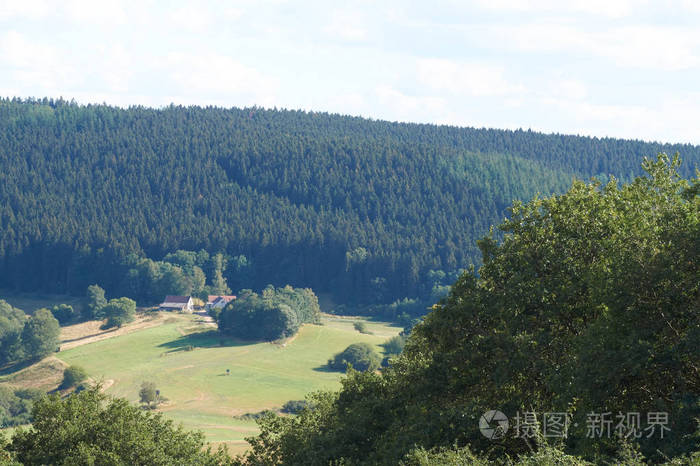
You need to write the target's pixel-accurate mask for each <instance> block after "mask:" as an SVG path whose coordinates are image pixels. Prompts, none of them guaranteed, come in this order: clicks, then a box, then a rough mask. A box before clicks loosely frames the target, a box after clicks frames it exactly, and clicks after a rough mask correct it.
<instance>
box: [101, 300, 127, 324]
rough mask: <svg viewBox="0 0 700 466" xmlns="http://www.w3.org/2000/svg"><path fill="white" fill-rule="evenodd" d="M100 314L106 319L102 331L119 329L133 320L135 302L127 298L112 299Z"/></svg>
mask: <svg viewBox="0 0 700 466" xmlns="http://www.w3.org/2000/svg"><path fill="white" fill-rule="evenodd" d="M100 312H101V313H102V314H103V315H104V317H106V318H107V322H106V323H105V324H104V325H103V326H102V327H101V328H102V329H108V328H112V327H121V326H122V325H124V324H126V323H129V322H131V321H133V320H134V314H135V313H136V302H135V301H134V300H133V299H129V298H119V299H112V300H110V301H109V303H107V305H106V306H104V307H103V308H102V309H101V310H100Z"/></svg>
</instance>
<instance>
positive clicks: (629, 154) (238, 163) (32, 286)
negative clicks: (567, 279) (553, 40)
mask: <svg viewBox="0 0 700 466" xmlns="http://www.w3.org/2000/svg"><path fill="white" fill-rule="evenodd" d="M660 151H665V152H668V153H675V152H680V154H681V157H682V158H683V161H684V162H683V166H682V167H681V172H682V175H683V176H685V177H689V176H691V175H692V174H693V172H694V169H695V167H698V166H700V147H698V146H693V145H690V144H659V143H648V142H642V141H631V140H623V139H611V138H602V139H599V138H595V137H580V136H568V135H559V134H542V133H537V132H533V131H523V130H514V131H513V130H497V129H475V128H458V127H451V126H437V125H431V124H416V123H390V122H385V121H379V120H369V119H364V118H360V117H349V116H340V115H331V114H327V113H318V112H303V111H295V110H265V109H260V108H257V107H254V108H244V109H239V108H231V109H221V108H201V107H180V106H168V107H164V108H162V109H150V108H145V107H131V108H129V109H121V108H116V107H110V106H106V105H85V106H82V105H77V104H74V103H70V102H65V101H62V100H60V99H59V100H52V99H41V100H21V99H2V100H0V287H4V288H11V289H17V290H29V291H31V290H43V291H47V292H48V291H50V292H58V293H64V292H69V293H73V294H82V293H83V292H84V290H85V287H86V286H87V285H89V284H92V283H96V282H97V283H100V284H101V285H102V286H104V287H105V288H106V289H107V291H108V294H110V293H111V294H114V295H128V290H125V289H124V284H123V277H122V275H121V274H122V272H123V271H122V270H121V269H120V268H119V264H120V263H121V262H122V261H123V260H124V258H125V257H126V256H127V255H128V254H130V253H133V254H138V255H145V256H148V257H152V258H155V259H159V258H162V257H163V255H165V254H166V253H168V252H172V251H174V250H176V249H189V250H197V249H200V248H204V249H206V250H208V251H210V252H218V251H222V252H226V253H227V254H229V255H230V256H231V257H233V256H239V255H244V256H246V258H247V260H248V263H249V264H250V268H249V269H248V270H247V271H246V272H245V273H242V272H241V271H240V270H235V269H234V268H230V269H229V272H228V273H229V276H228V277H227V278H228V281H229V285H230V286H231V288H232V289H233V291H234V292H235V291H237V289H240V288H242V287H251V288H261V287H263V286H265V285H266V284H268V283H273V284H276V285H284V284H287V283H289V284H292V285H294V286H310V287H312V288H314V289H316V290H319V291H329V292H332V293H333V294H334V295H335V297H336V298H337V299H338V300H340V301H341V302H365V303H368V302H391V301H393V300H394V299H397V298H401V297H404V296H409V297H411V296H418V295H423V296H425V295H428V294H430V292H431V291H430V290H431V289H432V288H433V287H434V286H439V285H444V284H447V283H449V278H445V277H450V276H451V275H450V274H454V273H455V272H456V271H457V270H458V269H460V268H464V267H467V266H468V265H469V264H470V263H477V262H478V261H479V260H480V254H479V251H478V250H477V248H476V245H475V241H476V239H477V238H479V237H480V236H482V235H483V234H485V233H486V232H487V231H488V228H489V226H491V225H492V224H497V223H498V222H500V220H501V219H502V218H503V217H504V216H505V215H506V214H507V212H506V210H505V209H506V207H507V206H509V205H510V204H511V202H512V201H513V199H529V198H531V197H532V196H533V195H535V194H536V193H537V192H540V193H543V194H549V193H555V192H562V191H563V190H565V189H566V188H567V187H568V186H569V185H570V183H571V180H572V179H574V178H578V179H585V180H587V179H589V178H590V177H591V176H600V177H601V178H603V179H604V180H605V179H607V176H608V175H609V174H613V175H614V176H616V177H618V178H621V179H624V180H629V179H630V178H631V177H632V176H635V175H638V174H640V173H641V168H640V164H641V161H642V157H644V156H654V155H655V154H656V153H657V152H660ZM431 271H432V272H431Z"/></svg>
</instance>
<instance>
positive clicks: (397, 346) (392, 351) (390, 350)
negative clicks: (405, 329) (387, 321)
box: [382, 335, 406, 356]
mask: <svg viewBox="0 0 700 466" xmlns="http://www.w3.org/2000/svg"><path fill="white" fill-rule="evenodd" d="M404 346H406V337H405V336H403V335H396V336H394V337H391V338H389V339H388V340H387V341H385V342H384V343H382V348H384V354H386V355H387V356H397V355H399V354H401V352H402V351H403V347H404Z"/></svg>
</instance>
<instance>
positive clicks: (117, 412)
mask: <svg viewBox="0 0 700 466" xmlns="http://www.w3.org/2000/svg"><path fill="white" fill-rule="evenodd" d="M33 416H34V421H33V423H32V426H31V427H30V428H29V429H26V430H25V429H20V430H18V431H16V432H15V434H14V436H13V437H12V441H11V443H10V444H9V445H8V446H7V447H6V448H7V451H8V452H9V453H10V454H11V455H13V456H14V458H15V459H16V460H17V461H19V462H20V463H22V464H104V465H126V464H129V465H149V466H150V465H164V466H165V465H172V464H191V465H217V464H229V463H230V460H229V459H228V457H227V455H226V454H225V453H224V452H223V451H221V450H220V451H218V452H217V453H212V452H211V451H210V450H203V448H204V446H205V444H204V435H203V434H202V433H201V432H187V431H185V430H183V428H182V426H179V427H176V426H175V425H174V424H173V422H172V421H170V420H166V419H165V418H163V416H162V415H161V414H153V413H150V412H146V411H143V410H141V409H139V408H137V407H135V406H132V405H130V404H129V402H128V401H127V400H124V399H112V398H108V397H107V396H106V395H104V394H102V393H100V388H99V387H93V388H89V389H87V390H84V391H82V392H80V393H78V394H75V395H72V396H69V397H68V398H66V399H64V400H61V399H60V398H58V397H55V396H54V397H47V398H44V399H41V400H39V401H37V402H36V403H35V405H34V410H33Z"/></svg>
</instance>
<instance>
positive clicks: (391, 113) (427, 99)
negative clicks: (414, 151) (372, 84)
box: [374, 85, 447, 121]
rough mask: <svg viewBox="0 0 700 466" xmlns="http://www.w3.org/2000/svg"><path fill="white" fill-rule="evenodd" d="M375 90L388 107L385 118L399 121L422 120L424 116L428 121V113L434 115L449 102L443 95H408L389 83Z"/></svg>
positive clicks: (382, 103) (442, 110)
mask: <svg viewBox="0 0 700 466" xmlns="http://www.w3.org/2000/svg"><path fill="white" fill-rule="evenodd" d="M374 92H375V94H376V97H377V98H378V100H379V103H380V104H381V105H382V107H383V108H385V109H386V112H387V114H386V115H385V116H384V118H389V119H395V120H399V121H421V118H422V119H423V120H422V121H426V120H427V115H431V116H433V117H434V116H435V115H436V114H440V113H441V112H444V111H445V109H446V107H447V105H446V104H447V102H446V101H445V99H443V98H441V97H434V96H413V95H408V94H405V93H403V92H401V91H399V90H397V89H395V88H394V87H392V86H389V85H381V86H378V87H377V88H376V89H375V90H374ZM427 121H429V120H427Z"/></svg>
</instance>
